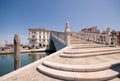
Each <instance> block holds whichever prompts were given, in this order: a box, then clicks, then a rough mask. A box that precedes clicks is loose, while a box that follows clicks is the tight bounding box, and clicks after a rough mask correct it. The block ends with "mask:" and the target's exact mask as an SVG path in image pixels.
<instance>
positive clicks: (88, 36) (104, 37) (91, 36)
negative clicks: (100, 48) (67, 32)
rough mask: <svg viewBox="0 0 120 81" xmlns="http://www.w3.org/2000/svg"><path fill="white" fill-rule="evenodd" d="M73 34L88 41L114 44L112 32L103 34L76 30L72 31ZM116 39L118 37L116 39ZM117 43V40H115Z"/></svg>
mask: <svg viewBox="0 0 120 81" xmlns="http://www.w3.org/2000/svg"><path fill="white" fill-rule="evenodd" d="M72 36H74V37H76V38H80V39H83V40H86V41H90V42H95V43H100V44H106V45H112V44H111V43H112V41H113V40H112V38H113V37H112V35H111V34H101V33H85V32H78V33H76V32H74V33H72ZM114 40H116V39H114ZM113 43H114V44H115V43H116V42H115V41H114V42H113Z"/></svg>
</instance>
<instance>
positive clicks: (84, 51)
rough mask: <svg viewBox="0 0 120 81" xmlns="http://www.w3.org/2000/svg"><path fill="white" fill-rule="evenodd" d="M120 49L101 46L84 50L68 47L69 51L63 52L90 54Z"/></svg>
mask: <svg viewBox="0 0 120 81" xmlns="http://www.w3.org/2000/svg"><path fill="white" fill-rule="evenodd" d="M69 50H71V51H69ZM119 50H120V48H104V49H103V48H102V49H101V48H100V49H91V48H89V49H86V50H84V49H82V50H77V49H74V50H73V49H68V51H64V52H63V53H64V54H74V55H75V54H86V53H87V54H89V53H98V52H99V53H102V52H112V51H118V52H119Z"/></svg>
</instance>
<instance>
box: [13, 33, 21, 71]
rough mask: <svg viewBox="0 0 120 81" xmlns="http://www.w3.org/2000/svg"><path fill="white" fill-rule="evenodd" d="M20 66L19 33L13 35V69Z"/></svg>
mask: <svg viewBox="0 0 120 81" xmlns="http://www.w3.org/2000/svg"><path fill="white" fill-rule="evenodd" d="M19 67H20V38H19V35H17V34H15V36H14V70H16V69H19Z"/></svg>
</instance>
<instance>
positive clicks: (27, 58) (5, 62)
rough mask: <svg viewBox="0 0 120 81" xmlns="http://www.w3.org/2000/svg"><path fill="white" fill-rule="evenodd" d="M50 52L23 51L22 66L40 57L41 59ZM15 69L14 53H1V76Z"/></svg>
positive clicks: (21, 56)
mask: <svg viewBox="0 0 120 81" xmlns="http://www.w3.org/2000/svg"><path fill="white" fill-rule="evenodd" d="M48 54H50V53H49V52H37V53H22V54H21V55H20V58H21V67H23V66H25V65H27V64H30V63H32V62H34V61H36V60H38V59H41V58H43V57H45V56H47V55H48ZM13 70H14V55H13V54H7V55H0V76H3V75H5V74H7V73H9V72H11V71H13Z"/></svg>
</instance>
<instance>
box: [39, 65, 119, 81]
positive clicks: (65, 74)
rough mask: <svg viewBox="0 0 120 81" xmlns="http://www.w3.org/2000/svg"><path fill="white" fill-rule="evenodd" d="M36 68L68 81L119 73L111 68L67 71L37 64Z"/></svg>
mask: <svg viewBox="0 0 120 81" xmlns="http://www.w3.org/2000/svg"><path fill="white" fill-rule="evenodd" d="M37 69H38V71H40V72H42V73H43V74H45V75H48V76H51V77H54V78H58V79H62V80H68V81H71V80H72V81H104V80H110V79H113V78H115V77H116V76H117V75H119V73H118V72H116V71H113V70H111V69H108V70H104V71H98V72H69V71H61V70H56V69H52V68H48V67H46V66H44V65H40V66H37Z"/></svg>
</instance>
